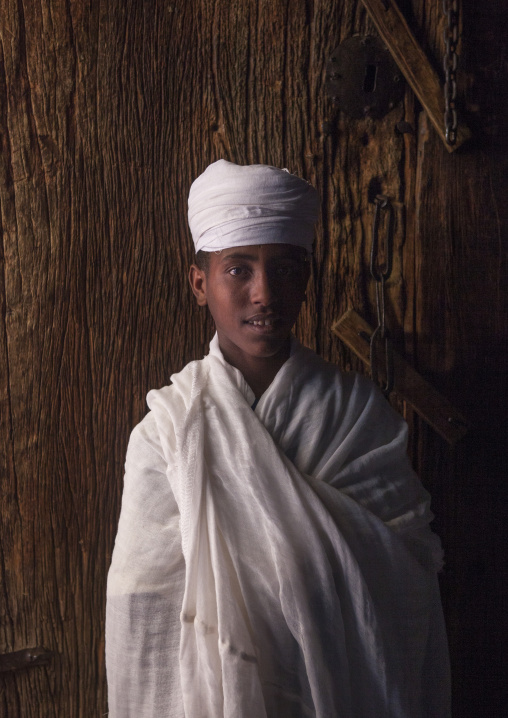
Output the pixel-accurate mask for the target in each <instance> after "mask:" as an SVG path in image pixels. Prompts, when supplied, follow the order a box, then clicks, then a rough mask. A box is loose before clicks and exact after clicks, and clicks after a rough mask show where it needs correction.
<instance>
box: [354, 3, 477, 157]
mask: <svg viewBox="0 0 508 718" xmlns="http://www.w3.org/2000/svg"><path fill="white" fill-rule="evenodd" d="M362 2H363V4H364V5H365V8H366V10H367V12H368V13H369V15H370V18H371V20H372V22H373V23H374V25H375V26H376V29H377V31H378V33H379V35H380V37H381V39H382V40H383V42H384V43H385V45H386V47H387V48H388V50H389V51H390V52H391V54H392V56H393V59H394V60H395V62H396V63H397V65H398V66H399V69H400V71H401V72H402V73H403V75H404V77H405V78H406V80H407V82H408V83H409V85H410V87H411V89H412V90H413V92H414V93H415V94H416V96H417V97H418V99H419V100H420V102H421V103H422V105H423V107H424V109H425V111H426V112H427V114H428V116H429V118H430V121H431V122H432V124H433V125H434V128H435V129H436V132H437V133H438V135H439V136H440V138H441V139H442V140H443V143H444V145H445V147H446V149H447V150H448V152H453V151H454V150H456V149H457V148H458V147H460V145H461V144H463V142H465V141H466V140H467V139H468V138H469V137H470V136H471V132H470V130H469V128H468V127H466V125H465V124H464V123H463V122H459V126H458V128H457V141H456V143H455V144H454V145H450V144H448V142H447V140H446V135H445V128H444V113H445V100H444V93H443V86H442V84H441V82H440V80H439V77H438V75H437V73H436V72H435V70H434V69H433V67H432V66H431V64H430V62H429V60H428V58H427V56H426V54H425V53H424V51H423V50H422V48H421V47H420V45H419V44H418V42H417V41H416V38H415V37H414V35H413V33H412V32H411V30H410V29H409V26H408V24H407V22H406V19H405V18H404V16H403V15H402V13H401V12H400V10H399V8H398V6H397V4H396V3H395V2H394V1H393V0H362Z"/></svg>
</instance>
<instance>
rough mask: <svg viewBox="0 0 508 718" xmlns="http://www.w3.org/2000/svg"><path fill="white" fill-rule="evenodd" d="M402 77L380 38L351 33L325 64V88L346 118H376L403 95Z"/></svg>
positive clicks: (381, 115) (386, 111)
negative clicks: (347, 116)
mask: <svg viewBox="0 0 508 718" xmlns="http://www.w3.org/2000/svg"><path fill="white" fill-rule="evenodd" d="M404 85H405V83H404V78H403V75H402V73H401V72H400V70H399V69H398V67H397V65H396V64H395V62H394V61H393V59H392V56H391V55H390V53H389V51H388V50H387V48H386V47H385V46H384V44H383V43H382V41H381V40H380V39H379V38H378V37H375V36H373V35H364V36H361V35H354V36H353V37H349V38H347V40H344V42H342V43H341V44H340V45H339V46H338V47H337V48H336V49H335V50H334V51H333V53H332V56H331V58H330V60H329V61H328V63H327V66H326V91H327V93H328V94H329V95H330V97H331V98H332V99H333V101H334V102H335V103H336V104H337V105H338V107H339V109H340V110H342V111H343V112H345V113H346V114H347V115H349V117H352V118H355V119H360V118H361V117H367V116H368V117H372V118H379V117H383V116H384V115H386V114H387V113H388V112H390V110H392V109H393V108H394V107H395V105H397V104H398V103H399V102H400V101H401V100H402V97H403V95H404Z"/></svg>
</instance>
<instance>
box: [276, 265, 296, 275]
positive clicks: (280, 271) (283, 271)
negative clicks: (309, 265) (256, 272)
mask: <svg viewBox="0 0 508 718" xmlns="http://www.w3.org/2000/svg"><path fill="white" fill-rule="evenodd" d="M294 273H295V268H294V267H293V266H290V265H285V266H284V265H283V266H281V267H277V269H276V274H277V276H278V277H291V276H292V275H293V274H294Z"/></svg>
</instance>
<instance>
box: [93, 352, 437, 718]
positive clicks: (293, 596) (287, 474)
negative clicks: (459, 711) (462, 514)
mask: <svg viewBox="0 0 508 718" xmlns="http://www.w3.org/2000/svg"><path fill="white" fill-rule="evenodd" d="M172 381H173V385H172V386H171V387H166V388H164V389H161V390H159V391H152V392H150V394H149V395H148V403H149V406H150V408H151V410H152V411H151V414H150V415H149V417H148V418H147V420H148V422H149V423H150V426H151V427H152V429H154V428H155V427H156V430H157V432H158V441H159V444H158V447H159V448H158V449H157V452H158V454H160V456H163V457H164V461H165V462H166V465H167V467H168V469H167V479H168V481H169V485H170V487H171V491H172V494H173V496H174V499H175V500H176V504H177V506H178V509H179V515H180V526H179V530H178V529H177V527H176V526H175V525H174V524H172V525H168V526H167V528H165V531H166V535H168V534H170V535H172V536H173V537H174V541H175V542H176V541H177V540H178V539H179V538H180V536H181V548H182V551H183V557H184V560H185V571H184V574H183V573H178V571H180V570H181V567H180V568H179V567H178V565H177V569H176V574H177V576H180V578H179V579H178V580H177V581H176V585H178V581H180V582H181V583H183V595H182V594H181V593H180V594H178V595H179V597H180V598H179V600H180V601H181V605H180V608H181V611H180V619H181V620H180V627H179V628H180V632H179V637H180V641H179V658H177V656H176V653H173V654H172V655H169V654H170V653H171V651H170V650H168V648H167V647H166V648H165V649H164V651H165V653H164V655H162V656H160V657H159V661H157V660H156V659H154V657H153V656H150V655H149V654H144V652H143V648H138V649H136V650H137V652H138V653H139V654H140V664H139V665H142V664H143V661H151V662H152V669H153V670H154V671H155V676H153V677H152V678H153V681H154V683H157V680H158V681H159V683H160V681H164V680H165V678H164V676H165V675H167V676H170V683H171V682H172V681H174V680H176V678H175V666H176V665H177V670H178V673H179V685H178V687H177V689H172V688H171V685H172V683H171V685H169V687H168V691H170V692H171V691H172V692H171V696H170V698H169V702H168V703H167V705H168V707H167V709H166V712H157V711H156V710H153V709H151V704H152V705H153V704H155V703H157V701H159V700H162V701H163V699H159V698H158V697H157V696H158V694H157V689H156V688H152V687H151V683H146V682H145V684H144V686H145V687H144V689H143V690H144V691H145V694H144V696H143V698H142V699H140V698H139V696H137V695H136V690H137V689H136V686H135V685H134V686H132V687H131V688H130V690H131V692H132V695H131V698H130V699H129V701H130V703H129V705H134V706H136V708H135V709H133V710H132V712H129V709H128V708H124V709H123V712H121V711H115V708H114V707H113V709H111V704H110V711H111V713H110V715H111V716H112V718H127V716H131V715H132V716H134V715H136V716H137V718H148V717H152V716H153V717H155V716H156V715H157V716H159V717H160V716H168V718H169V717H170V716H171V717H173V716H179V718H180V717H181V716H186V717H187V718H219V717H220V718H264V717H266V718H300V717H301V718H304V717H309V716H312V717H315V718H424V717H425V718H430V717H431V716H432V718H446V717H447V716H449V700H448V696H449V674H448V662H447V648H446V638H445V632H444V626H443V620H442V612H441V607H440V602H439V593H438V587H437V581H436V571H437V569H438V568H439V566H440V564H441V550H440V544H439V541H438V540H437V538H436V537H435V536H434V535H433V534H432V533H431V532H430V530H429V528H428V523H429V521H430V520H431V518H432V515H431V514H430V511H429V499H428V495H427V494H426V492H425V491H424V490H423V488H422V486H421V484H420V483H419V481H418V480H417V478H416V477H415V476H414V474H413V472H412V471H411V469H410V466H409V463H408V460H407V457H406V455H405V445H406V438H407V428H406V425H405V424H404V422H402V421H401V419H400V418H399V417H398V416H397V415H396V414H395V412H393V411H392V409H391V408H390V406H389V405H388V403H387V402H386V401H385V400H384V399H383V398H382V397H381V396H380V394H379V393H378V391H377V390H376V389H375V388H374V387H373V386H372V384H371V383H370V382H369V381H368V380H365V379H363V378H362V377H359V376H357V375H346V376H344V375H342V374H341V373H340V372H339V371H338V370H337V368H336V367H333V366H332V365H329V364H326V363H325V362H323V361H322V360H321V359H319V358H318V357H317V356H316V355H315V354H313V353H312V352H310V351H309V350H307V349H305V348H303V347H301V346H299V345H298V344H297V343H296V342H294V344H293V354H292V356H291V357H290V359H289V360H288V361H287V362H286V364H285V365H284V366H283V367H282V369H281V370H280V372H279V374H278V375H277V376H276V378H275V380H274V382H273V384H272V385H271V387H270V388H269V389H268V390H267V392H265V394H264V395H263V396H262V397H261V399H260V401H259V403H258V405H257V407H256V410H255V411H253V410H252V408H251V404H252V402H253V400H254V396H253V394H252V391H251V390H250V388H249V387H248V386H247V384H246V382H245V380H244V379H243V377H242V375H241V374H240V372H238V371H237V370H236V369H234V368H233V367H231V366H230V365H228V364H227V363H226V362H225V361H224V359H223V357H222V354H221V353H220V350H219V348H218V343H217V339H215V340H214V341H213V342H212V345H211V351H210V354H209V356H208V357H206V358H205V359H204V360H202V361H198V362H192V363H191V364H189V365H188V366H187V367H186V368H185V369H184V370H183V371H182V372H180V373H179V374H177V375H174V376H173V377H172ZM145 423H146V422H145ZM140 426H141V425H140ZM141 463H143V461H141ZM152 504H153V508H154V509H155V511H156V513H157V500H156V497H155V496H154V497H153V501H152ZM131 511H132V512H133V514H132V515H134V514H135V513H136V508H135V507H132V506H130V505H129V499H128V497H127V498H126V496H125V495H124V503H123V504H122V517H123V516H128V515H129V513H130V512H131ZM146 520H147V521H150V518H149V517H147V519H146ZM120 524H121V526H120V528H119V537H118V538H117V544H116V545H115V555H116V554H117V553H118V559H117V560H115V556H114V557H113V566H112V569H111V571H110V576H109V583H108V592H109V595H110V598H109V599H108V601H109V603H110V604H111V610H112V616H111V617H110V619H109V624H108V633H107V637H106V639H107V648H108V642H110V644H111V645H110V646H109V651H110V654H113V656H114V658H113V659H112V660H111V661H110V662H109V665H108V682H110V695H111V694H114V693H115V688H114V686H115V682H116V673H117V672H121V670H122V666H121V665H118V666H117V665H116V664H115V665H113V666H112V664H114V663H115V661H118V662H120V659H119V656H118V654H115V650H116V642H117V641H119V640H120V639H118V638H117V636H118V635H119V633H125V626H121V625H120V624H121V623H122V620H123V619H122V617H121V616H120V617H119V616H118V615H117V614H116V613H115V606H116V605H119V602H120V603H121V600H122V599H121V597H125V595H127V594H132V592H133V591H138V592H140V593H141V594H143V596H147V599H146V600H148V602H150V598H149V596H150V594H153V605H154V606H155V607H156V606H157V601H158V600H160V596H161V594H162V593H164V588H163V586H162V587H161V588H160V590H159V588H158V583H159V582H160V583H161V584H165V583H166V581H167V580H168V572H167V571H166V570H165V568H164V556H163V555H162V556H160V557H158V558H156V557H155V558H154V556H152V555H151V553H153V551H155V549H154V548H153V547H151V546H150V545H149V544H150V541H151V540H153V536H154V535H155V529H154V530H152V529H150V530H149V531H148V535H146V534H145V536H144V539H143V541H145V542H146V546H143V545H141V546H138V551H140V552H141V554H143V553H144V556H145V561H140V562H139V569H138V574H139V575H138V576H137V577H134V576H133V573H136V570H135V569H134V570H133V571H131V573H130V575H129V571H128V569H127V565H128V564H129V561H130V559H129V555H130V554H132V553H133V552H134V544H135V542H136V538H134V539H131V540H130V543H131V546H130V548H129V549H128V550H126V551H124V550H123V548H122V544H123V543H124V541H125V538H122V536H124V535H125V534H126V528H125V526H126V522H124V528H123V529H122V519H121V521H120ZM131 531H134V534H136V532H137V531H138V529H137V528H135V527H134V528H133V527H132V526H131ZM174 531H177V533H178V535H175V534H174ZM137 538H139V537H137ZM167 545H168V544H167ZM171 545H174V544H171ZM175 555H177V554H175ZM146 559H149V560H150V561H151V562H152V563H153V566H152V568H151V569H150V568H148V566H147V562H146ZM173 560H175V559H173V558H171V552H170V551H169V552H168V561H169V562H171V561H173ZM177 564H178V562H177ZM122 566H123V569H122V568H121V567H122ZM159 573H160V574H161V577H159ZM140 576H141V578H140ZM167 600H168V602H170V599H169V598H168V599H167ZM175 609H176V607H175V606H173V607H172V608H171V609H170V610H169V615H170V623H171V626H173V628H171V626H169V628H168V631H170V632H171V631H172V635H173V639H172V640H173V642H174V635H175V629H174V619H172V618H171V615H174V612H175ZM172 612H173V613H172ZM130 635H131V636H132V635H134V634H133V633H132V631H131V632H130ZM138 640H141V641H143V640H144V642H145V643H147V644H148V643H150V641H148V642H147V641H146V638H145V639H143V638H142V637H140V638H138ZM118 645H120V644H118ZM127 650H129V651H130V650H131V649H130V648H127V647H126V646H124V649H123V651H124V652H125V651H127ZM121 652H122V651H120V653H121ZM125 660H126V658H125V656H124V661H125ZM111 666H112V667H111ZM165 672H166V673H165ZM135 673H136V671H135V670H132V675H133V676H134V675H135ZM157 676H158V677H157ZM152 678H151V679H150V680H152ZM124 685H125V684H124ZM162 693H164V691H162ZM110 700H111V699H110ZM114 700H115V699H114ZM122 700H123V698H122ZM124 705H126V704H125V703H124ZM171 705H173V708H171ZM139 706H142V709H140V708H139ZM134 710H136V711H137V712H134Z"/></svg>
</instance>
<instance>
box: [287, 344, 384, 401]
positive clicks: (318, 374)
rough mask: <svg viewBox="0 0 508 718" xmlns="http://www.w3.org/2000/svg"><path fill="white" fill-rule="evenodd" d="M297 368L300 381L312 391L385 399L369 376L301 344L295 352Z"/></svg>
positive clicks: (342, 395)
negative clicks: (341, 365)
mask: <svg viewBox="0 0 508 718" xmlns="http://www.w3.org/2000/svg"><path fill="white" fill-rule="evenodd" d="M295 368H297V373H296V376H297V377H298V378H299V381H301V382H302V384H306V385H307V386H308V387H309V388H311V390H312V391H318V392H322V391H330V392H332V393H334V392H338V393H339V394H340V395H341V397H342V399H345V398H347V397H349V396H351V395H352V394H354V395H355V396H356V397H357V398H360V397H362V398H363V399H365V400H367V398H368V397H371V396H378V397H379V398H381V399H383V396H382V394H381V392H380V391H379V389H378V388H377V386H376V385H375V384H374V383H373V382H372V380H371V379H370V378H369V377H368V376H365V375H364V374H361V373H360V372H357V371H347V370H344V369H342V368H341V367H340V366H339V365H338V364H336V363H334V362H330V361H327V360H326V359H323V357H321V356H320V355H319V354H317V353H316V352H314V351H313V350H312V349H309V348H308V347H306V346H303V345H300V347H299V349H298V351H297V352H296V353H295Z"/></svg>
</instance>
